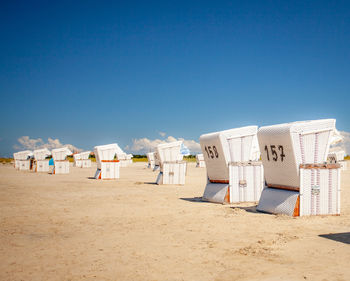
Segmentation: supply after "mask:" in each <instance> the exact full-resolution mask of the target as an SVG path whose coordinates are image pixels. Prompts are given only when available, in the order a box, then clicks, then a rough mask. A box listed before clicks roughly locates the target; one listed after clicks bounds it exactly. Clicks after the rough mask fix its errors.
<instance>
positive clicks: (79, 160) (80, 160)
mask: <svg viewBox="0 0 350 281" xmlns="http://www.w3.org/2000/svg"><path fill="white" fill-rule="evenodd" d="M90 153H91V151H84V152H81V153H76V154H73V158H74V166H75V167H78V168H90V167H91V159H89V156H90Z"/></svg>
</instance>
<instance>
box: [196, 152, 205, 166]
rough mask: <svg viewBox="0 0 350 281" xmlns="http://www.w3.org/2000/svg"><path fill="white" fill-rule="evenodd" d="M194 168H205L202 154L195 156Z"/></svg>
mask: <svg viewBox="0 0 350 281" xmlns="http://www.w3.org/2000/svg"><path fill="white" fill-rule="evenodd" d="M196 167H199V168H205V161H204V156H203V154H197V155H196Z"/></svg>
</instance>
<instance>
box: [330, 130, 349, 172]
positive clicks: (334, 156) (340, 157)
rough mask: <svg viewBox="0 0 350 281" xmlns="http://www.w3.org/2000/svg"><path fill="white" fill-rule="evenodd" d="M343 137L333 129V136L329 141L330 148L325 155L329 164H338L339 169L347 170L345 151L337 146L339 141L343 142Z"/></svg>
mask: <svg viewBox="0 0 350 281" xmlns="http://www.w3.org/2000/svg"><path fill="white" fill-rule="evenodd" d="M343 141H344V138H343V136H342V135H341V134H340V133H339V131H338V130H337V129H334V131H333V136H332V137H331V141H330V145H331V147H330V149H329V153H328V157H327V162H328V163H330V164H335V163H338V164H340V167H341V170H343V171H345V170H347V162H346V160H344V159H345V151H344V150H343V149H342V148H341V147H339V146H338V144H339V143H341V142H343Z"/></svg>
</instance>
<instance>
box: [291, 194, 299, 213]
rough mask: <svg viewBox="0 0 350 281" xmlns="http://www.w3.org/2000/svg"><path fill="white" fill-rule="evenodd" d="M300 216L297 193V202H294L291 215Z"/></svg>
mask: <svg viewBox="0 0 350 281" xmlns="http://www.w3.org/2000/svg"><path fill="white" fill-rule="evenodd" d="M299 216H300V196H299V195H298V198H297V202H295V207H294V213H293V217H299Z"/></svg>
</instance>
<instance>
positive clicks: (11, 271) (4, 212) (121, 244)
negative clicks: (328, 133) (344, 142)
mask: <svg viewBox="0 0 350 281" xmlns="http://www.w3.org/2000/svg"><path fill="white" fill-rule="evenodd" d="M349 164H350V163H349ZM94 172H95V166H94V167H92V168H90V169H80V168H75V167H71V172H70V174H68V175H49V174H46V173H44V174H38V173H37V174H36V173H33V172H20V171H16V170H15V169H14V168H13V167H12V166H11V165H8V164H7V165H1V166H0V223H1V226H0V259H1V263H0V279H1V280H350V266H349V264H350V181H349V180H350V171H349V170H348V171H345V172H343V173H342V200H341V201H342V209H341V212H342V214H341V216H317V217H303V218H291V217H286V216H276V215H269V214H262V213H257V212H256V211H255V206H256V204H241V205H219V204H211V203H203V202H201V201H200V197H201V196H202V194H203V190H204V187H205V184H206V171H205V168H195V166H194V164H193V163H191V164H190V165H189V168H188V175H187V177H186V185H185V186H157V185H155V184H153V182H154V181H155V179H156V176H157V173H156V172H152V171H151V170H150V169H147V168H146V165H145V163H134V164H132V166H130V167H127V168H121V172H120V174H121V178H120V179H119V180H117V181H100V180H94V179H89V177H91V176H93V175H94ZM330 233H334V235H331V236H330V238H333V239H329V238H325V237H322V236H320V235H323V234H330ZM339 233H345V234H342V235H341V234H339ZM336 240H340V241H336Z"/></svg>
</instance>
